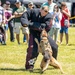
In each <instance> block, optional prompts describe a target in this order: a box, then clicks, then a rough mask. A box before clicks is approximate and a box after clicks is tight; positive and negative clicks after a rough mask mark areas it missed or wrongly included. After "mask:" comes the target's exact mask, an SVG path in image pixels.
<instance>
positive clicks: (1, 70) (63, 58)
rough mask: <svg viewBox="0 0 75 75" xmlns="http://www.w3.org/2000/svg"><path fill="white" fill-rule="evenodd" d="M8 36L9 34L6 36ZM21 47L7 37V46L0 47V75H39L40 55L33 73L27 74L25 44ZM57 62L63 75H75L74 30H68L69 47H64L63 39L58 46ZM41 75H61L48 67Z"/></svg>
mask: <svg viewBox="0 0 75 75" xmlns="http://www.w3.org/2000/svg"><path fill="white" fill-rule="evenodd" d="M8 35H9V34H8ZM20 36H21V45H18V44H17V41H16V40H15V42H10V41H9V37H8V41H7V45H6V46H3V45H0V75H41V74H40V62H41V59H42V55H41V54H39V56H38V58H37V61H36V63H35V67H34V71H33V72H29V71H26V70H25V59H26V49H27V45H26V43H22V34H21V35H20ZM58 46H59V52H58V59H57V60H58V61H59V62H60V64H61V65H62V68H63V70H64V72H65V74H63V75H75V28H74V27H73V28H72V27H71V28H69V45H68V46H66V43H65V38H64V39H63V43H62V45H60V44H58ZM42 75H62V74H61V72H60V70H59V69H54V68H53V67H51V66H49V67H48V70H46V71H45V72H44V73H43V74H42Z"/></svg>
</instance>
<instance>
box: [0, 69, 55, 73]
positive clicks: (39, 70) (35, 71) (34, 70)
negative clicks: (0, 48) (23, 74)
mask: <svg viewBox="0 0 75 75" xmlns="http://www.w3.org/2000/svg"><path fill="white" fill-rule="evenodd" d="M53 69H54V68H48V69H47V70H53ZM0 70H1V71H29V70H26V69H24V68H20V69H14V68H0ZM29 72H30V73H38V74H43V73H42V72H41V69H33V71H29ZM44 74H45V72H44Z"/></svg>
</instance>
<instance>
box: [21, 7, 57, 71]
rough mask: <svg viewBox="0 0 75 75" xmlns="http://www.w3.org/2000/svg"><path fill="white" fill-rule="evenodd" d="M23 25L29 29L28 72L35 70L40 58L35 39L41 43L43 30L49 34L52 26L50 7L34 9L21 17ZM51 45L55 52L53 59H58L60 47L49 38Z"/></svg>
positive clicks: (26, 65)
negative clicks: (35, 64) (38, 57)
mask: <svg viewBox="0 0 75 75" xmlns="http://www.w3.org/2000/svg"><path fill="white" fill-rule="evenodd" d="M21 24H22V25H23V26H24V27H27V26H28V27H29V30H30V34H29V45H28V49H27V55H26V64H25V68H26V70H33V68H34V63H35V60H36V59H37V56H38V54H39V53H38V47H37V44H36V42H35V40H34V39H35V38H37V39H38V41H39V42H40V40H41V38H40V34H41V31H42V29H43V28H45V29H46V31H47V32H48V31H49V30H50V28H51V25H52V16H51V14H50V13H49V8H48V6H44V7H42V8H41V9H33V10H28V11H26V12H25V13H24V14H23V15H22V17H21ZM48 39H49V42H50V45H51V47H52V50H53V57H54V58H57V52H58V46H57V45H56V43H55V42H54V41H53V40H52V39H51V38H50V37H48Z"/></svg>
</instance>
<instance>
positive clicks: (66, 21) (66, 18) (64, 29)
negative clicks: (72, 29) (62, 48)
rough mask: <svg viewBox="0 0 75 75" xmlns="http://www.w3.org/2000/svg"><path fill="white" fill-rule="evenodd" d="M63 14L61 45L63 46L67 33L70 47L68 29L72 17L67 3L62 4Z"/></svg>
mask: <svg viewBox="0 0 75 75" xmlns="http://www.w3.org/2000/svg"><path fill="white" fill-rule="evenodd" d="M61 13H62V19H61V30H60V43H61V44H62V39H63V33H65V39H66V45H68V40H69V36H68V27H69V17H70V16H71V15H70V11H69V9H68V8H67V6H66V3H65V2H62V3H61Z"/></svg>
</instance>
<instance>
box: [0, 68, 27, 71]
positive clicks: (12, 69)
mask: <svg viewBox="0 0 75 75" xmlns="http://www.w3.org/2000/svg"><path fill="white" fill-rule="evenodd" d="M0 70H3V71H26V70H25V69H22V68H20V69H14V68H0Z"/></svg>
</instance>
